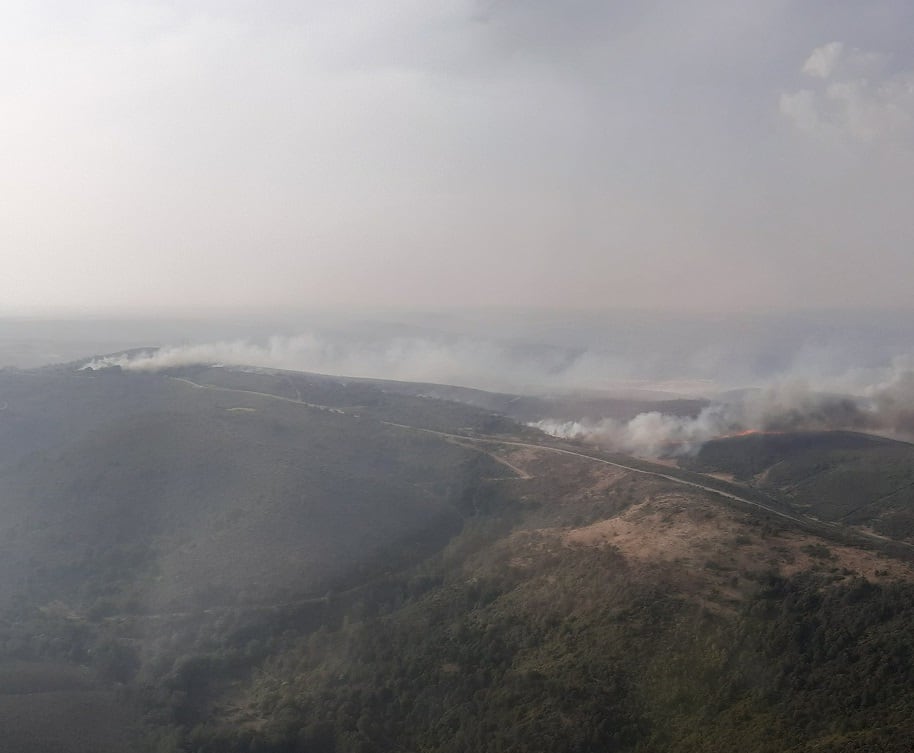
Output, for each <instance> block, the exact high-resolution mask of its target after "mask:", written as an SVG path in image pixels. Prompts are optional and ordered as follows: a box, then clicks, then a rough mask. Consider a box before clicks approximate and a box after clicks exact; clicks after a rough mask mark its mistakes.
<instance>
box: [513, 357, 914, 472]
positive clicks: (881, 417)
mask: <svg viewBox="0 0 914 753" xmlns="http://www.w3.org/2000/svg"><path fill="white" fill-rule="evenodd" d="M861 376H862V373H861V372H855V373H854V374H851V375H846V376H845V377H842V378H835V379H833V380H830V382H829V386H831V387H835V386H838V385H841V386H843V387H845V388H847V387H850V386H851V385H854V388H855V389H856V392H857V394H848V393H842V394H836V393H834V392H825V391H823V390H822V389H821V386H820V385H817V384H812V383H810V382H809V381H808V380H805V379H800V378H784V379H779V380H775V381H773V382H772V383H770V384H769V385H767V386H766V387H765V388H763V389H756V390H749V391H745V392H743V393H739V394H736V395H732V396H721V397H718V398H717V399H716V400H715V401H714V402H712V403H711V404H710V405H709V406H707V407H706V408H704V409H703V410H702V411H701V412H700V413H699V414H698V415H697V416H685V417H683V416H673V415H666V414H662V413H659V412H656V411H651V412H646V413H641V414H639V415H638V416H635V417H634V418H633V419H631V420H630V421H627V422H620V421H615V420H612V419H597V420H593V421H563V420H556V419H545V420H542V421H535V422H532V423H531V424H530V426H533V427H535V428H537V429H539V430H541V431H543V432H545V433H547V434H550V435H552V436H555V437H560V438H565V439H583V440H586V441H590V442H594V443H597V444H600V445H602V446H605V447H607V448H609V449H612V450H615V451H619V452H626V453H630V454H633V455H639V456H643V457H651V458H658V457H676V456H682V455H689V454H694V453H695V452H696V451H697V450H698V449H699V448H700V447H701V445H702V444H704V443H705V442H707V441H708V440H710V439H714V438H716V437H720V436H724V435H727V434H734V433H739V432H745V431H826V430H835V429H848V430H856V431H867V432H872V433H878V434H882V435H885V436H890V437H894V438H897V439H902V440H912V439H914V362H912V360H911V359H910V358H900V359H896V360H895V361H894V362H893V364H892V365H891V366H890V367H888V368H886V369H883V370H870V372H869V374H868V377H869V378H870V379H871V380H873V381H871V382H870V383H866V382H865V381H862V380H861Z"/></svg>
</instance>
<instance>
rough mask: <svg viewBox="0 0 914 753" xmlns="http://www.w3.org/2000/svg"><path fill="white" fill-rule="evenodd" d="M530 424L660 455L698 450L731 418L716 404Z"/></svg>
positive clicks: (726, 427)
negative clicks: (694, 411)
mask: <svg viewBox="0 0 914 753" xmlns="http://www.w3.org/2000/svg"><path fill="white" fill-rule="evenodd" d="M530 426H532V427H534V428H537V429H539V430H540V431H543V432H545V433H546V434H550V435H551V436H554V437H559V438H562V439H585V440H588V441H591V442H595V443H597V444H600V445H603V446H606V447H608V448H609V449H612V450H615V451H618V452H625V453H629V454H633V455H640V456H643V457H651V458H657V457H672V456H678V455H688V454H692V453H694V452H695V451H696V450H697V449H698V448H699V447H700V446H701V445H702V444H704V443H705V442H707V441H708V440H709V439H713V438H714V437H717V436H720V435H721V434H724V433H727V431H728V430H729V426H730V421H729V419H728V418H727V415H726V409H725V406H724V405H722V404H712V405H710V406H708V407H707V408H704V409H703V410H702V411H701V412H700V413H699V414H698V415H697V416H695V417H689V416H672V415H669V414H665V413H660V412H658V411H649V412H646V413H640V414H639V415H637V416H635V417H634V418H633V419H631V420H630V421H624V422H623V421H616V420H613V419H610V418H605V419H601V420H599V421H561V420H555V419H545V420H543V421H534V422H532V423H531V424H530Z"/></svg>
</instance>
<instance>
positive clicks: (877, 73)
mask: <svg viewBox="0 0 914 753" xmlns="http://www.w3.org/2000/svg"><path fill="white" fill-rule="evenodd" d="M886 66H887V59H886V57H885V56H884V55H882V54H880V53H875V52H865V51H863V50H859V49H848V48H847V47H846V46H845V45H844V44H843V43H841V42H830V43H829V44H826V45H823V46H821V47H818V48H816V49H815V50H813V51H812V53H811V54H810V56H809V57H808V58H807V59H806V62H805V63H804V64H803V67H802V69H801V70H802V73H804V74H805V75H806V76H808V77H809V78H812V79H815V80H817V82H818V83H817V85H816V86H815V88H803V89H799V90H796V91H793V92H784V93H782V94H781V96H780V101H779V106H780V112H781V114H782V115H783V116H784V117H786V118H787V119H788V120H789V121H790V122H792V123H793V124H794V125H795V126H796V127H797V128H798V129H800V130H801V131H804V132H806V133H809V134H813V135H817V136H820V137H822V138H823V139H826V140H833V141H834V140H837V141H840V140H849V141H852V142H858V143H863V144H874V143H879V142H892V143H908V144H909V145H910V142H911V140H912V138H914V70H901V71H896V72H893V73H887V72H886V70H885V69H886Z"/></svg>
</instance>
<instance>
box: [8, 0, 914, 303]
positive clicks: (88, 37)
mask: <svg viewBox="0 0 914 753" xmlns="http://www.w3.org/2000/svg"><path fill="white" fill-rule="evenodd" d="M912 32H914V5H912V4H911V3H910V0H875V1H874V2H871V3H866V4H861V3H858V2H849V0H829V1H828V2H825V1H824V0H803V1H802V2H800V1H799V0H797V1H796V2H787V1H786V0H764V1H759V2H750V1H749V0H675V1H674V0H645V1H643V2H614V3H608V2H605V1H602V0H601V1H597V0H569V1H568V2H565V3H556V2H547V0H527V1H526V2H522V1H520V0H439V1H436V2H428V0H423V1H420V0H388V1H386V2H383V3H382V2H377V0H370V1H369V0H333V2H330V1H329V0H327V1H325V0H312V1H311V2H292V1H291V0H289V1H286V0H277V1H275V2H269V1H262V2H247V1H245V0H219V1H218V2H217V1H216V0H212V1H211V2H204V1H199V0H198V1H194V0H186V1H182V2H113V3H111V2H96V1H94V0H87V1H86V2H81V3H72V2H69V0H67V1H65V2H64V1H61V0H57V1H54V0H48V1H46V2H41V1H36V2H28V3H13V2H2V3H0V164H2V166H3V169H2V171H0V244H2V246H0V247H2V248H3V268H2V270H0V313H10V312H13V313H14V312H17V311H36V310H80V311H95V310H102V311H117V310H130V311H137V312H160V311H164V310H173V309H187V308H194V309H207V308H208V307H219V308H222V309H225V308H233V307H238V308H245V307H261V308H264V307H266V308H269V307H272V306H281V307H309V306H318V307H320V306H331V307H344V308H345V307H353V306H405V307H416V308H422V307H438V306H493V305H494V306H509V307H510V306H518V307H520V306H523V307H531V306H532V307H536V306H542V307H555V308H562V307H569V308H585V309H586V308H606V307H635V308H647V309H669V310H676V309H696V310H711V311H721V312H728V311H741V310H746V309H763V310H778V309H790V308H816V307H822V308H825V307H857V306H859V307H910V304H911V292H910V291H911V280H912V279H914V219H912V216H914V215H912V212H911V197H912V196H914V46H912V45H911V44H910V40H911V38H912Z"/></svg>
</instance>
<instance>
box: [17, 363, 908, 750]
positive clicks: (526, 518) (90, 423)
mask: <svg viewBox="0 0 914 753" xmlns="http://www.w3.org/2000/svg"><path fill="white" fill-rule="evenodd" d="M413 390H414V391H415V393H416V394H411V392H410V388H409V387H408V386H406V385H402V384H399V385H392V384H385V383H367V382H364V381H362V380H354V381H351V380H345V379H336V378H330V377H320V376H316V375H305V374H300V375H298V374H290V373H288V372H266V371H262V370H237V369H219V368H197V369H182V370H180V371H175V372H171V373H165V374H145V375H144V374H132V373H123V372H121V371H120V370H118V369H107V370H102V371H99V372H85V371H82V372H81V371H75V370H73V369H71V368H57V369H47V370H40V371H36V372H0V404H3V405H5V406H6V408H5V409H4V411H0V442H3V443H4V445H3V446H4V447H6V448H8V454H7V455H5V456H4V460H3V462H2V465H0V537H2V540H3V541H4V542H5V545H4V547H3V548H2V550H0V566H2V567H0V573H2V579H0V597H2V598H0V731H3V732H4V734H5V735H6V739H10V740H15V741H16V746H17V750H18V751H21V752H22V753H44V751H52V750H53V751H63V753H90V752H94V751H104V752H105V753H108V751H111V753H116V752H117V751H119V750H124V751H128V750H129V751H141V753H142V752H143V751H154V752H155V753H191V752H193V753H242V752H243V753H250V752H251V751H255V752H256V753H289V752H291V751H336V752H339V753H347V752H356V751H358V752H359V753H369V752H372V751H378V752H380V751H389V750H422V751H441V752H442V753H444V752H445V751H448V752H450V751H453V752H454V753H456V752H457V751H463V750H478V751H503V750H511V751H515V750H516V751H524V750H531V751H532V750H543V749H548V750H550V751H558V752H559V753H561V752H562V751H568V752H569V753H570V752H571V751H591V750H592V751H598V750H599V751H602V750H618V751H631V753H642V752H646V751H654V750H669V751H680V752H681V753H699V752H702V753H703V752H704V751H729V750H732V749H733V747H734V746H737V747H739V748H740V749H745V750H746V751H747V752H748V753H756V752H758V753H763V752H764V753H769V752H770V753H775V751H784V750H791V751H796V752H797V753H799V752H801V751H802V752H803V753H814V752H817V751H825V750H828V751H832V750H837V751H846V752H847V753H857V752H858V751H859V752H861V753H862V751H867V750H871V749H877V750H888V751H894V750H898V751H901V750H903V749H904V748H903V747H899V746H900V745H901V742H900V741H903V740H908V739H911V737H912V736H914V727H912V724H911V722H910V719H911V718H912V717H911V710H912V709H914V645H912V640H911V638H910V635H909V631H908V630H906V629H905V626H906V625H909V624H910V622H911V620H912V619H914V570H912V565H911V564H910V558H908V557H904V558H902V559H896V558H894V557H892V556H890V552H894V551H895V550H890V549H887V548H886V547H882V546H880V543H879V540H878V539H874V538H866V537H865V536H858V537H856V538H855V537H853V536H851V535H850V533H849V532H846V531H845V530H844V529H843V528H840V527H833V526H828V525H824V524H822V523H819V522H817V521H816V520H815V519H814V518H811V517H806V515H805V513H804V511H803V510H802V509H801V507H800V506H799V505H798V504H797V503H796V501H795V500H791V499H788V497H787V495H786V493H784V496H783V499H784V500H785V501H783V502H782V503H780V504H779V503H778V501H777V500H775V499H774V498H773V497H772V496H769V494H774V491H776V490H774V491H773V487H764V490H763V488H762V483H763V482H764V480H765V479H766V478H769V477H772V476H773V477H775V478H779V477H778V476H776V475H775V470H776V469H777V468H784V469H785V472H786V470H789V469H790V468H793V467H794V466H793V464H796V467H797V468H800V467H802V464H803V463H807V464H808V463H811V462H813V459H814V458H819V459H820V461H821V458H822V457H825V458H827V459H829V462H832V463H833V465H831V466H828V468H829V469H833V468H839V469H843V471H842V472H844V473H851V472H852V471H854V472H856V470H855V469H859V468H869V467H870V466H872V465H873V464H874V463H876V462H877V459H879V460H878V462H883V461H884V462H888V460H886V458H888V457H889V456H890V455H891V453H892V452H895V453H903V452H904V451H905V449H904V448H907V447H908V445H902V444H900V443H892V442H888V441H883V440H878V439H874V438H868V437H863V436H862V435H847V436H845V435H828V436H826V437H822V438H819V439H817V438H814V437H801V438H794V439H793V440H792V442H793V443H792V444H791V441H789V440H788V439H787V438H786V437H782V438H779V439H778V440H777V441H776V442H773V443H770V444H767V445H766V444H764V443H761V444H760V443H759V441H758V439H757V438H753V437H747V438H746V439H749V440H750V441H751V442H752V443H751V444H745V445H741V444H738V443H737V444H735V445H734V444H730V443H729V440H723V441H722V443H709V445H708V447H709V449H708V453H707V454H704V455H702V454H699V456H698V458H697V459H696V461H695V462H696V467H697V469H698V470H703V471H708V470H714V471H715V472H720V473H730V474H732V475H739V476H740V477H741V478H742V479H744V480H745V481H746V482H748V483H750V484H752V485H754V486H755V487H757V488H754V489H753V488H750V487H748V486H741V485H740V484H733V483H729V482H727V481H724V480H720V479H714V478H710V477H706V476H702V475H700V474H698V473H694V472H687V471H684V470H676V469H672V468H670V467H667V466H658V465H654V464H651V463H649V462H646V461H638V460H634V459H631V458H623V457H615V456H604V455H601V454H600V453H598V452H596V451H595V450H594V449H593V448H587V447H583V446H578V445H574V444H569V443H560V442H557V441H555V440H552V439H549V438H548V437H545V436H544V435H541V434H538V433H537V432H534V431H532V430H531V429H528V428H526V427H522V426H519V425H517V424H515V423H513V422H512V421H511V419H510V418H509V417H506V416H504V415H500V414H498V413H495V412H493V411H492V410H490V409H488V408H481V407H474V406H471V405H468V404H466V402H455V401H453V400H446V399H441V398H439V397H434V396H432V395H430V394H429V391H428V389H427V386H423V385H418V386H415V387H414V388H413ZM106 396H109V397H110V400H106ZM737 439H738V438H737ZM17 440H19V441H17ZM743 447H753V448H755V449H753V451H752V453H749V452H745V451H742V449H741V448H743ZM734 448H736V449H735V450H734ZM885 448H888V449H885ZM728 453H729V454H728ZM810 453H812V454H810ZM880 453H882V454H880ZM885 453H888V454H885ZM892 457H895V456H892ZM903 457H905V456H904V455H903V454H898V455H897V462H898V463H899V467H901V465H900V464H901V462H902V458H903ZM728 458H729V460H727V459H728ZM838 460H840V464H839V463H838ZM712 461H713V462H712ZM725 461H726V462H725ZM855 462H856V463H857V465H854V463H855ZM701 463H704V465H700V464H701ZM742 469H746V470H745V471H744V470H742ZM750 471H751V473H749V472H750ZM785 478H786V476H785ZM868 478H872V483H873V484H876V483H877V479H876V478H875V477H869V476H865V477H864V481H865V480H866V479H868ZM861 483H863V482H861ZM879 491H881V488H880V490H879ZM838 501H840V500H838ZM838 501H836V502H834V504H835V505H837V504H838ZM848 531H850V529H848ZM896 546H897V545H896ZM7 728H8V729H7ZM13 733H15V736H13ZM893 746H894V747H893Z"/></svg>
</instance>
